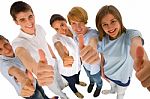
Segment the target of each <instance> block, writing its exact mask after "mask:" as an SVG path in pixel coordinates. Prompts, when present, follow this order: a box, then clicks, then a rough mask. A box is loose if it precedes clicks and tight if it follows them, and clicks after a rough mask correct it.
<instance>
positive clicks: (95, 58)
mask: <svg viewBox="0 0 150 99" xmlns="http://www.w3.org/2000/svg"><path fill="white" fill-rule="evenodd" d="M80 57H81V60H82V61H84V62H86V63H89V64H98V63H100V57H99V54H98V52H97V50H96V49H94V48H93V47H91V46H84V48H83V49H82V50H80Z"/></svg>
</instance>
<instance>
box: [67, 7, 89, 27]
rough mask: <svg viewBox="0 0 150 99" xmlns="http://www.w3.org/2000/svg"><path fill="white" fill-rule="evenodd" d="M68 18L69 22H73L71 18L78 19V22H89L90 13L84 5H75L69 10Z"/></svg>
mask: <svg viewBox="0 0 150 99" xmlns="http://www.w3.org/2000/svg"><path fill="white" fill-rule="evenodd" d="M67 18H68V22H69V24H71V23H70V20H73V21H77V22H84V23H85V24H87V20H88V14H87V12H86V11H85V10H84V9H83V8H82V7H73V8H72V9H71V10H70V11H69V13H68V15H67Z"/></svg>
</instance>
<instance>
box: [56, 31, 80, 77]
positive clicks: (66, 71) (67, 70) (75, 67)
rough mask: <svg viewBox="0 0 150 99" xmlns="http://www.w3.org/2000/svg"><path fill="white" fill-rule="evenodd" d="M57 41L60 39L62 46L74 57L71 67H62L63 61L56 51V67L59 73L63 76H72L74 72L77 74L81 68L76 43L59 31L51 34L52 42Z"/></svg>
mask: <svg viewBox="0 0 150 99" xmlns="http://www.w3.org/2000/svg"><path fill="white" fill-rule="evenodd" d="M58 41H60V42H61V43H62V44H63V46H65V47H66V48H67V50H68V51H69V56H73V59H74V62H73V64H72V66H71V67H64V65H63V61H62V59H61V57H60V56H59V54H58V53H57V59H58V68H59V72H60V74H62V75H64V76H73V75H75V74H78V72H79V71H80V70H81V62H80V56H79V48H78V46H77V44H76V43H75V41H74V40H73V39H72V38H71V37H68V36H65V35H62V34H59V33H57V34H55V35H54V36H53V42H54V43H56V42H58Z"/></svg>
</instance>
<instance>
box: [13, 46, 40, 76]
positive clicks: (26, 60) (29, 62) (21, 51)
mask: <svg viewBox="0 0 150 99" xmlns="http://www.w3.org/2000/svg"><path fill="white" fill-rule="evenodd" d="M15 53H16V55H17V56H18V57H19V59H20V60H21V61H22V63H23V64H24V66H25V67H26V68H27V70H29V71H30V72H33V73H34V74H36V69H37V66H38V64H37V63H36V61H35V60H34V59H33V58H32V56H31V55H30V53H29V52H28V51H27V50H26V49H25V48H23V47H18V48H17V49H16V50H15Z"/></svg>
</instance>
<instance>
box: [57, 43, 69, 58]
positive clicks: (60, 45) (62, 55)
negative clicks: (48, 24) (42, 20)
mask: <svg viewBox="0 0 150 99" xmlns="http://www.w3.org/2000/svg"><path fill="white" fill-rule="evenodd" d="M54 46H55V48H56V49H57V51H58V54H59V55H60V57H61V59H62V60H63V58H64V57H65V56H68V54H67V53H66V52H65V51H64V50H63V48H64V46H63V45H62V43H61V42H60V41H58V42H56V43H55V44H54Z"/></svg>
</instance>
